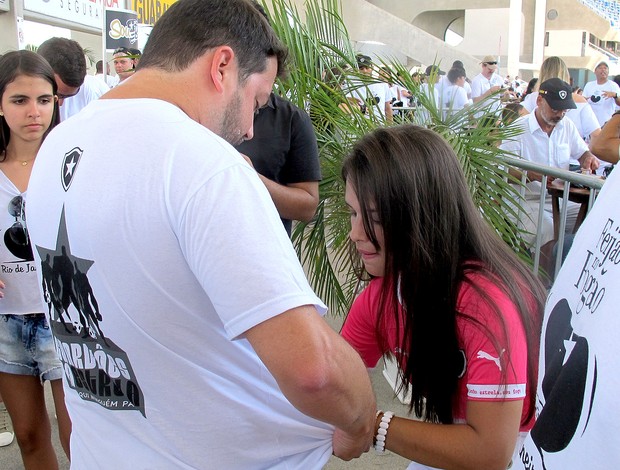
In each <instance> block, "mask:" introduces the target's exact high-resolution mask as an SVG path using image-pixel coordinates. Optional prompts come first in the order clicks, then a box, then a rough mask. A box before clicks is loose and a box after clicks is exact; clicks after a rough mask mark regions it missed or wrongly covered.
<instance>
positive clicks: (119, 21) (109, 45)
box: [105, 8, 138, 50]
mask: <svg viewBox="0 0 620 470" xmlns="http://www.w3.org/2000/svg"><path fill="white" fill-rule="evenodd" d="M105 24H106V34H105V48H106V49H108V50H114V49H116V48H118V47H129V48H134V49H135V48H137V47H138V15H137V14H136V12H135V11H131V10H123V9H120V8H110V9H106V11H105Z"/></svg>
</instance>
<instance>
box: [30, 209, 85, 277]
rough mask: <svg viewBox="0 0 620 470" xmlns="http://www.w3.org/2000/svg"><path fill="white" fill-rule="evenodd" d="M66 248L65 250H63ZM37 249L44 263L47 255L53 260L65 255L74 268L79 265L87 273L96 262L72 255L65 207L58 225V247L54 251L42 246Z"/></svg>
mask: <svg viewBox="0 0 620 470" xmlns="http://www.w3.org/2000/svg"><path fill="white" fill-rule="evenodd" d="M63 248H64V250H63ZM36 249H37V251H38V252H39V256H40V257H41V260H42V261H45V259H46V257H47V255H49V256H50V258H51V259H52V260H53V259H54V257H57V256H63V251H64V254H65V255H66V256H67V257H68V258H69V259H70V260H71V264H73V265H74V266H75V265H77V268H78V269H79V270H80V271H81V272H82V273H86V272H88V270H89V269H90V267H91V266H92V265H93V263H94V261H91V260H88V259H83V258H79V257H77V256H74V255H73V254H71V247H70V245H69V236H68V235H67V223H66V220H65V209H64V207H63V209H62V214H61V216H60V223H59V225H58V238H56V247H55V248H54V249H52V250H50V249H47V248H43V247H41V246H38V245H36Z"/></svg>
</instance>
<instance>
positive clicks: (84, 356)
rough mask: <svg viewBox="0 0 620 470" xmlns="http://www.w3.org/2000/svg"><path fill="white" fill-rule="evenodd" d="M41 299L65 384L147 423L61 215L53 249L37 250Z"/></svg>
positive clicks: (128, 364)
mask: <svg viewBox="0 0 620 470" xmlns="http://www.w3.org/2000/svg"><path fill="white" fill-rule="evenodd" d="M36 248H37V251H38V253H39V256H40V257H41V274H42V278H43V285H42V287H43V293H44V297H45V301H46V303H47V307H48V313H49V318H50V326H51V328H52V332H53V333H54V343H55V346H56V351H57V352H58V356H59V357H60V360H61V361H62V363H63V368H64V375H65V379H66V380H67V383H68V384H69V386H70V387H71V388H72V389H74V390H76V392H77V393H78V394H79V396H80V397H81V398H82V399H83V400H87V401H92V402H95V403H98V404H99V405H101V406H103V407H104V408H107V409H109V410H136V411H139V412H140V413H142V415H143V416H145V417H146V414H145V410H144V396H143V394H142V390H141V389H140V386H139V384H138V381H137V378H136V376H135V374H134V371H133V369H132V367H131V362H130V361H129V357H128V356H127V353H125V351H123V350H122V349H121V348H120V347H119V346H117V345H116V344H115V343H114V341H112V340H111V339H110V338H107V337H106V336H105V334H104V332H103V329H102V327H101V324H102V323H105V312H101V311H100V309H99V304H98V303H97V299H96V297H95V293H94V292H93V290H92V287H91V284H90V282H89V279H88V270H89V269H90V268H91V266H92V265H93V263H94V262H93V261H91V260H88V259H84V258H80V257H78V256H76V255H74V254H73V253H72V252H71V247H70V245H69V238H68V236H67V226H66V221H65V211H64V209H63V211H62V215H61V217H60V224H59V227H58V238H57V240H56V247H55V248H54V249H51V250H50V249H47V248H43V247H40V246H37V247H36Z"/></svg>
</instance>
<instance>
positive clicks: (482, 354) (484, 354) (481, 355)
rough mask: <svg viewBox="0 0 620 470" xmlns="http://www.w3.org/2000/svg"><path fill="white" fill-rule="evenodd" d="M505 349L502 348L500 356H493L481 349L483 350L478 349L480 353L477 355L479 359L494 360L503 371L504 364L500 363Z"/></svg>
mask: <svg viewBox="0 0 620 470" xmlns="http://www.w3.org/2000/svg"><path fill="white" fill-rule="evenodd" d="M504 351H506V350H505V349H502V352H500V353H499V357H495V356H491V355H490V354H489V353H488V352H486V351H482V350H481V351H478V355H477V356H476V357H477V358H478V359H488V360H489V361H493V362H494V363H495V365H496V366H497V368H498V369H499V370H500V371H501V370H502V365H501V364H500V358H501V357H502V354H504Z"/></svg>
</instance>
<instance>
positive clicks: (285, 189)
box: [258, 174, 319, 222]
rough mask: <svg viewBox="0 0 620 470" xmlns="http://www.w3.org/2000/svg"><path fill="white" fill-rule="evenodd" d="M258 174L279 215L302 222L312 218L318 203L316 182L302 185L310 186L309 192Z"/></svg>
mask: <svg viewBox="0 0 620 470" xmlns="http://www.w3.org/2000/svg"><path fill="white" fill-rule="evenodd" d="M258 176H259V177H260V179H261V181H262V182H263V184H264V185H265V186H266V187H267V191H269V195H270V196H271V199H272V201H273V203H274V204H275V206H276V209H278V214H280V217H282V218H283V219H290V220H299V221H302V222H309V221H310V220H312V217H314V214H315V213H316V208H317V206H318V204H319V191H318V182H309V183H308V184H306V185H304V186H308V187H311V188H312V190H311V191H310V192H309V191H307V190H306V189H302V188H299V187H294V186H285V185H283V184H279V183H276V182H275V181H273V180H270V179H269V178H266V177H265V176H263V175H261V174H259V175H258Z"/></svg>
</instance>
